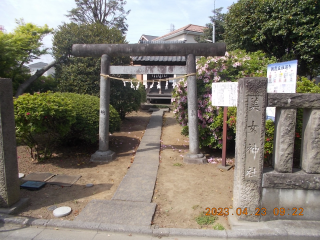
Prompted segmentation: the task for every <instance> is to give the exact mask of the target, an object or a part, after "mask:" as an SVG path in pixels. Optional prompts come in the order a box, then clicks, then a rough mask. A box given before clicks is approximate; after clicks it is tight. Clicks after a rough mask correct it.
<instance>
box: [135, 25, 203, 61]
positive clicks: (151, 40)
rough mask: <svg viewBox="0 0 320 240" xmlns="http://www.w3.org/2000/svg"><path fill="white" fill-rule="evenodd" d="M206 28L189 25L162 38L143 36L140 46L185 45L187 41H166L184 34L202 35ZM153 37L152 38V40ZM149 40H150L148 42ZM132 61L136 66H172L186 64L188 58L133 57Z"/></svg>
mask: <svg viewBox="0 0 320 240" xmlns="http://www.w3.org/2000/svg"><path fill="white" fill-rule="evenodd" d="M205 28H206V27H202V26H198V25H193V24H188V25H187V26H184V27H182V28H179V29H177V30H175V31H172V32H170V33H168V34H166V35H163V36H161V37H154V36H150V35H144V34H143V35H142V36H141V38H140V40H139V43H140V44H159V43H161V44H172V43H180V44H181V43H185V41H177V40H175V41H166V39H168V38H171V37H174V36H175V35H179V34H183V33H190V32H193V33H197V34H201V33H203V31H204V29H205ZM148 37H149V38H148ZM150 37H151V38H150ZM147 39H149V40H147ZM132 60H133V62H134V63H135V64H143V65H146V64H151V63H157V64H161V63H171V64H177V65H179V64H180V65H181V64H185V62H186V57H185V56H134V57H132Z"/></svg>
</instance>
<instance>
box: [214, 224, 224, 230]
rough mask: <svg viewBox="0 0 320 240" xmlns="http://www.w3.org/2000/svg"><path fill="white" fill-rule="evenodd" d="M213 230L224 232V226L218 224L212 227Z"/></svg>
mask: <svg viewBox="0 0 320 240" xmlns="http://www.w3.org/2000/svg"><path fill="white" fill-rule="evenodd" d="M213 229H214V230H225V228H224V226H222V225H221V224H220V223H217V224H216V225H214V226H213Z"/></svg>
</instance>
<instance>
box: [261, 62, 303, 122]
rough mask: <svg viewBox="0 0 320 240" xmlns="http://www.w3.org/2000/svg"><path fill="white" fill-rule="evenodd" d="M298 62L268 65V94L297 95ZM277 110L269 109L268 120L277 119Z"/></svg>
mask: <svg viewBox="0 0 320 240" xmlns="http://www.w3.org/2000/svg"><path fill="white" fill-rule="evenodd" d="M297 66H298V60H293V61H288V62H281V63H274V64H270V65H268V70H267V76H268V88H267V92H268V93H295V92H296V84H297ZM275 115H276V113H275V108H274V107H268V108H267V119H272V120H274V119H275Z"/></svg>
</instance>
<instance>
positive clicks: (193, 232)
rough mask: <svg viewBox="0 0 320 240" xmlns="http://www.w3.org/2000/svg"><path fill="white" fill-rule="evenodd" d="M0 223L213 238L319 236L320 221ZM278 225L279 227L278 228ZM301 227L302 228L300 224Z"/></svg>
mask: <svg viewBox="0 0 320 240" xmlns="http://www.w3.org/2000/svg"><path fill="white" fill-rule="evenodd" d="M0 222H2V223H6V224H17V225H25V226H39V227H54V228H66V229H80V230H94V231H97V232H105V231H107V232H118V233H130V234H133V233H134V234H144V235H151V236H153V237H158V238H162V237H179V236H180V237H193V238H201V237H206V238H208V237H210V238H213V239H288V240H300V239H304V240H305V239H320V228H319V226H320V222H315V221H300V222H299V223H297V221H289V220H285V221H280V220H277V221H271V222H264V223H261V224H262V225H260V227H261V228H254V229H253V228H249V225H247V226H245V227H244V228H243V229H233V230H210V229H184V228H158V229H154V228H151V227H145V226H129V225H120V224H104V223H97V222H82V221H68V220H59V219H51V220H46V219H36V218H28V217H15V216H11V215H6V214H0ZM276 226H277V227H276ZM298 226H299V227H298Z"/></svg>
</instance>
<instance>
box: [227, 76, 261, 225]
mask: <svg viewBox="0 0 320 240" xmlns="http://www.w3.org/2000/svg"><path fill="white" fill-rule="evenodd" d="M266 100H267V78H242V79H239V81H238V106H237V126H236V127H237V132H236V155H235V174H234V188H233V209H234V211H235V212H234V214H236V210H237V208H240V209H241V213H240V211H239V210H238V213H240V214H239V215H236V216H237V218H238V219H242V220H247V221H259V217H258V216H255V212H256V208H259V207H260V205H261V189H262V172H263V159H264V138H265V117H266ZM245 209H246V210H247V215H246V214H242V212H243V211H244V210H245Z"/></svg>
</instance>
